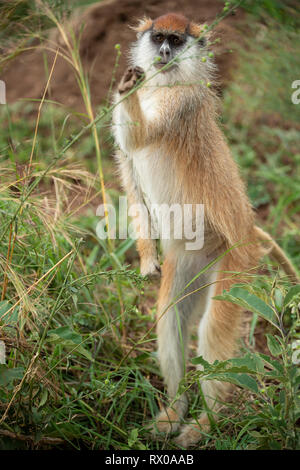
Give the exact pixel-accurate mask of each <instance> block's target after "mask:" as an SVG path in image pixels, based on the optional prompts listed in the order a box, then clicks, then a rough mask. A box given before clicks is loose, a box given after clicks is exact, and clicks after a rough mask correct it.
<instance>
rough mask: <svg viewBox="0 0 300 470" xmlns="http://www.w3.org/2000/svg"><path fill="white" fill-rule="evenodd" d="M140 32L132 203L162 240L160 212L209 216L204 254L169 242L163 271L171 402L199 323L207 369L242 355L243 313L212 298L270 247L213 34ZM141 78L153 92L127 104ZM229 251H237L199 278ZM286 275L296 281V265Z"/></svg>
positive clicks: (145, 269)
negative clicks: (225, 116)
mask: <svg viewBox="0 0 300 470" xmlns="http://www.w3.org/2000/svg"><path fill="white" fill-rule="evenodd" d="M135 29H136V32H137V41H136V42H135V43H134V44H133V46H132V48H131V52H130V61H131V67H130V68H129V69H128V70H127V71H126V72H125V74H124V76H123V78H122V80H121V82H120V84H119V87H118V92H117V93H116V96H115V102H116V103H118V102H119V101H120V100H121V102H120V103H119V104H117V106H116V107H115V110H114V115H113V132H114V136H115V140H116V142H117V144H118V146H119V149H120V150H119V151H118V153H117V155H116V158H117V161H118V165H119V170H120V173H121V178H122V182H123V185H124V188H125V190H126V192H127V195H128V198H129V202H130V204H139V203H140V204H145V205H146V207H147V208H148V210H147V211H146V213H144V215H143V219H142V220H139V224H140V225H143V224H145V225H147V226H151V225H156V227H155V228H156V229H157V230H158V232H159V233H161V232H162V229H163V227H162V225H163V223H164V220H163V219H160V220H153V219H152V218H151V205H153V204H154V205H155V204H158V205H159V204H160V205H163V204H168V205H169V206H170V205H172V204H180V206H181V207H183V206H184V205H185V204H192V205H196V204H203V205H204V214H205V215H204V217H205V219H204V220H205V236H204V246H203V248H201V249H199V250H196V251H195V250H187V249H186V240H185V239H182V240H178V239H175V238H174V237H173V238H172V236H171V237H170V239H169V240H162V241H161V244H162V252H163V256H164V262H163V266H162V280H161V288H160V292H159V299H158V306H157V316H158V317H157V337H158V355H159V361H160V366H161V370H162V373H163V377H164V380H165V383H166V386H167V390H168V395H169V397H170V399H171V400H172V399H174V398H175V396H176V394H177V391H178V385H179V383H180V381H181V379H182V378H183V376H184V369H185V364H184V362H185V361H184V357H186V351H187V340H188V327H189V324H190V323H191V322H192V319H195V318H198V321H199V320H200V323H199V329H198V334H199V345H198V354H199V355H202V356H203V358H204V359H205V360H206V361H208V362H213V361H215V360H216V359H218V360H224V359H227V358H230V357H232V356H233V355H234V352H235V347H236V339H237V337H238V335H239V326H240V317H241V315H240V313H241V309H240V307H239V306H237V305H234V304H232V303H228V302H224V301H217V300H212V297H214V296H215V295H218V294H220V293H222V292H223V290H224V289H225V290H228V289H230V287H231V285H232V284H234V283H237V282H239V281H241V280H244V277H243V276H244V275H245V274H246V273H249V272H251V270H253V269H254V268H255V266H257V264H258V260H259V258H260V256H261V255H262V249H261V248H260V247H259V246H258V244H257V242H258V240H259V239H265V240H268V241H270V239H269V237H268V235H267V234H265V233H264V232H263V231H262V230H261V229H258V227H255V225H254V216H253V211H252V208H251V206H250V203H249V201H248V198H247V195H246V191H245V187H244V184H243V182H242V181H241V178H240V176H239V173H238V168H237V166H236V164H235V162H234V161H233V159H232V157H231V155H230V151H229V148H228V146H227V144H226V142H225V139H224V137H223V134H222V132H221V130H220V129H219V127H218V125H217V123H216V97H215V95H214V93H213V91H212V90H211V88H210V87H209V84H210V82H211V80H212V78H211V75H212V72H213V68H214V65H213V64H212V61H211V58H210V57H209V54H208V49H207V37H208V34H204V36H203V37H202V35H203V30H202V27H201V26H200V25H198V24H195V23H193V22H189V21H188V20H187V19H186V18H185V17H184V16H182V15H178V14H171V13H170V14H166V15H164V16H161V17H159V18H157V19H156V20H154V21H152V20H151V19H149V18H143V19H142V20H141V21H140V22H139V24H138V26H137V27H136V28H135ZM204 31H205V30H204ZM199 37H201V39H200V40H199V41H196V40H195V39H196V38H199ZM157 57H159V58H160V60H159V61H158V60H157ZM176 57H177V58H178V60H176ZM169 63H170V66H169V67H168V64H169ZM141 77H143V79H144V80H145V83H144V84H143V85H142V86H141V87H140V88H139V89H137V90H135V91H134V92H133V93H131V94H129V95H128V96H126V97H125V99H122V98H123V97H124V96H125V95H126V93H128V92H130V90H132V88H133V87H135V85H136V83H137V80H138V79H140V78H141ZM137 229H138V228H137ZM230 247H234V248H233V249H231V250H229V251H228V252H227V254H226V255H225V256H224V257H223V258H221V259H220V260H219V261H218V262H217V263H215V264H214V265H212V266H211V267H210V268H209V269H208V270H206V271H205V272H204V273H203V274H202V275H200V276H198V277H197V274H198V273H199V272H200V271H201V270H202V269H203V268H204V267H205V266H207V265H208V263H210V262H211V261H212V260H214V259H216V258H217V257H218V256H219V255H220V254H222V253H224V252H225V251H226V250H228V248H230ZM137 248H138V252H139V254H140V261H141V273H142V274H143V275H149V276H155V275H159V274H160V264H159V262H158V258H157V252H156V244H155V241H154V240H152V239H150V238H149V239H143V238H142V237H141V238H139V239H138V240H137ZM273 249H274V251H275V253H274V254H275V255H277V258H280V259H281V260H282V259H283V254H282V252H281V251H280V248H279V247H278V246H277V245H276V246H275V245H274V244H273ZM285 261H286V260H285ZM287 270H288V271H289V273H290V274H292V275H293V274H294V271H293V268H292V267H291V265H290V264H289V263H288V264H287ZM236 273H240V274H239V275H237V274H236ZM194 277H197V279H195V280H194V282H192V283H191V284H190V285H189V286H188V288H187V289H186V290H185V291H184V294H188V293H190V295H185V296H184V298H183V299H182V300H181V301H180V302H179V303H178V304H177V305H176V307H175V306H174V307H171V308H169V309H168V306H169V305H170V303H171V301H172V300H173V299H174V298H175V297H176V295H178V293H180V292H182V291H183V289H184V288H185V286H186V285H187V284H188V283H189V282H190V281H191V280H192V279H193V278H194ZM203 286H206V287H205V288H202V289H201V287H203ZM195 290H196V292H195V293H192V292H193V291H195ZM183 349H184V351H183ZM201 385H202V390H203V393H204V395H205V398H206V402H207V404H208V405H209V406H210V407H213V406H214V404H215V402H216V400H217V399H218V398H221V399H224V398H225V397H226V395H227V393H228V391H229V384H226V383H223V382H218V381H204V382H203V383H202V384H201ZM186 410H187V397H186V395H185V394H183V395H181V396H180V397H179V398H178V399H177V400H176V401H175V402H173V403H172V406H171V407H170V408H168V409H166V410H165V411H162V412H161V413H160V414H159V416H158V418H157V422H156V425H155V429H157V430H158V431H164V432H170V431H175V430H177V429H178V428H179V426H180V419H181V418H182V417H183V416H184V414H185V412H186ZM208 425H209V421H208V417H207V415H206V413H203V414H202V415H201V416H200V417H199V419H198V420H197V421H194V422H190V423H189V424H186V425H185V426H183V428H182V429H181V433H180V435H179V437H178V438H177V443H178V444H180V445H181V446H183V447H187V446H189V445H192V444H194V443H196V442H197V441H198V440H199V439H200V438H201V432H200V431H201V429H202V430H203V429H205V427H207V426H208ZM199 426H200V427H199Z"/></svg>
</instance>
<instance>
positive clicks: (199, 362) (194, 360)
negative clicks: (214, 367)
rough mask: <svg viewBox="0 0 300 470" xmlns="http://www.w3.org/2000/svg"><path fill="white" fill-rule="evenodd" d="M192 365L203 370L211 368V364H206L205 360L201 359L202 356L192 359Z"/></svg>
mask: <svg viewBox="0 0 300 470" xmlns="http://www.w3.org/2000/svg"><path fill="white" fill-rule="evenodd" d="M191 362H192V364H194V365H199V364H200V365H201V366H203V368H204V370H205V369H210V368H211V364H210V363H209V362H207V361H206V360H205V359H203V357H202V356H199V357H193V358H192V360H191Z"/></svg>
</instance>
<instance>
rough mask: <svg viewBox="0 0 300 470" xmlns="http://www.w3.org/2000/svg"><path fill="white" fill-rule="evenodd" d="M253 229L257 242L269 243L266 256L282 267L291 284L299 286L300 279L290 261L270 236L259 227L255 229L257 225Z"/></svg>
mask: <svg viewBox="0 0 300 470" xmlns="http://www.w3.org/2000/svg"><path fill="white" fill-rule="evenodd" d="M254 229H255V232H256V235H257V237H258V239H259V240H261V241H264V242H268V243H270V245H271V247H270V250H269V251H268V255H269V256H270V257H271V258H272V259H274V260H275V261H277V262H278V263H279V264H280V265H281V266H282V268H283V270H284V271H285V273H286V274H287V275H288V276H289V279H290V280H291V281H292V282H294V283H295V284H300V279H299V276H298V273H297V271H296V269H295V268H294V266H293V265H292V263H291V262H290V260H289V259H288V258H287V256H286V254H285V253H284V251H283V250H282V249H281V248H280V246H279V245H278V244H277V243H276V242H275V240H274V239H273V238H272V237H271V235H269V234H268V233H267V232H265V231H264V230H262V229H261V228H260V227H257V225H256V226H255V227H254Z"/></svg>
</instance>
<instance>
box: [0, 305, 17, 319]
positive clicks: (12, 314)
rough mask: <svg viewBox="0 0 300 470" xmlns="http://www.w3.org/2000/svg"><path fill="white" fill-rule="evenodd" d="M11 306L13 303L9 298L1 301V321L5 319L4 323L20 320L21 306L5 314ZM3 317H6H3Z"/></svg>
mask: <svg viewBox="0 0 300 470" xmlns="http://www.w3.org/2000/svg"><path fill="white" fill-rule="evenodd" d="M11 307H12V304H11V303H10V302H8V301H7V300H1V301H0V321H3V323H4V324H7V323H16V322H17V321H18V312H19V307H16V308H14V309H13V310H12V311H11V312H10V313H9V314H8V315H5V314H6V312H8V310H9V309H10V308H11ZM4 315H5V316H4ZM1 317H4V318H3V319H2V318H1Z"/></svg>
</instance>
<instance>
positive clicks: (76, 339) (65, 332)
mask: <svg viewBox="0 0 300 470" xmlns="http://www.w3.org/2000/svg"><path fill="white" fill-rule="evenodd" d="M48 335H50V336H51V335H56V336H58V337H59V338H61V339H64V340H69V341H72V342H73V343H75V344H80V343H82V336H81V335H80V334H79V333H76V332H75V331H74V330H71V329H70V328H69V327H68V326H61V327H59V328H55V330H49V331H48Z"/></svg>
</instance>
